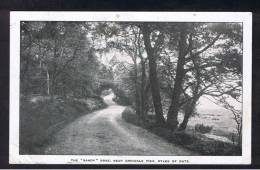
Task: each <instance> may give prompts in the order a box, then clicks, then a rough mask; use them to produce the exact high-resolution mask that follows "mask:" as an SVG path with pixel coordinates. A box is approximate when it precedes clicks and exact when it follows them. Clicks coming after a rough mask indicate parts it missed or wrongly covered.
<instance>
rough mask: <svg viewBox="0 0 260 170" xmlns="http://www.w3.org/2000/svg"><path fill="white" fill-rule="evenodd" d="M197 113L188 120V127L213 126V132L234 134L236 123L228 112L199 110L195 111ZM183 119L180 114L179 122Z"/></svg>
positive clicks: (223, 110)
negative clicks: (198, 125) (220, 131)
mask: <svg viewBox="0 0 260 170" xmlns="http://www.w3.org/2000/svg"><path fill="white" fill-rule="evenodd" d="M197 112H198V113H199V114H198V115H195V116H194V117H191V118H190V120H189V123H188V125H189V126H195V125H196V124H201V123H202V124H204V125H208V126H213V129H215V130H222V131H228V132H234V131H235V128H236V123H235V121H234V119H233V115H232V113H231V112H230V111H228V110H226V109H221V108H218V109H209V108H199V109H198V110H197ZM182 119H183V115H182V114H180V116H179V121H181V120H182Z"/></svg>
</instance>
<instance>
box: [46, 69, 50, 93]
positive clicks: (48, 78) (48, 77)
mask: <svg viewBox="0 0 260 170" xmlns="http://www.w3.org/2000/svg"><path fill="white" fill-rule="evenodd" d="M46 74H47V78H46V80H47V95H48V96H49V95H50V75H49V71H48V70H47V73H46Z"/></svg>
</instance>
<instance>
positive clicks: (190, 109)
mask: <svg viewBox="0 0 260 170" xmlns="http://www.w3.org/2000/svg"><path fill="white" fill-rule="evenodd" d="M198 99H199V98H194V99H192V100H191V102H190V103H189V104H188V106H186V107H187V108H185V113H184V119H183V121H182V123H181V124H180V126H179V129H178V130H180V131H182V130H185V129H186V127H187V124H188V122H189V119H190V117H191V115H192V113H193V112H194V109H195V106H196V103H197V101H198Z"/></svg>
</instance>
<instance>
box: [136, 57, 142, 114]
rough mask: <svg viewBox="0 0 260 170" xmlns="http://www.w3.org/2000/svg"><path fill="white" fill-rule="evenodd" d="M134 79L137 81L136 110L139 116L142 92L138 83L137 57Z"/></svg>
mask: <svg viewBox="0 0 260 170" xmlns="http://www.w3.org/2000/svg"><path fill="white" fill-rule="evenodd" d="M134 81H135V107H136V108H135V110H136V114H137V115H138V116H141V108H140V107H141V105H140V94H139V85H138V70H137V62H136V59H135V61H134Z"/></svg>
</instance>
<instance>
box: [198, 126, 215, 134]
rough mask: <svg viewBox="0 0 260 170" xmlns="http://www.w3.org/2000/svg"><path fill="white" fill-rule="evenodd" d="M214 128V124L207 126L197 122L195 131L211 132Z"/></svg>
mask: <svg viewBox="0 0 260 170" xmlns="http://www.w3.org/2000/svg"><path fill="white" fill-rule="evenodd" d="M212 129H213V126H207V125H203V124H196V125H195V131H197V132H200V133H209V132H211V130H212Z"/></svg>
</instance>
